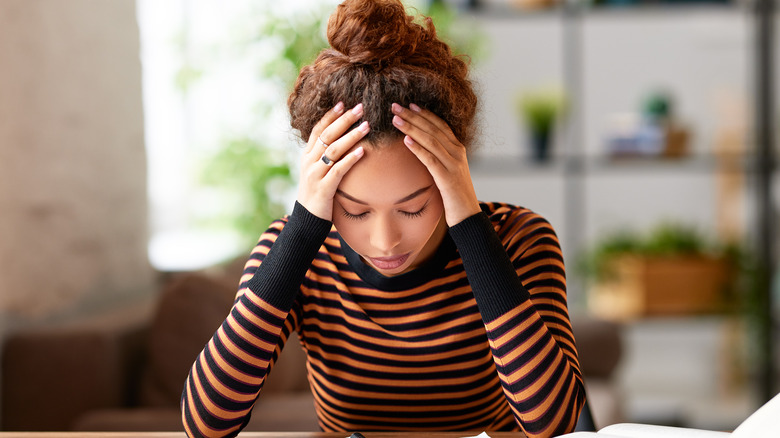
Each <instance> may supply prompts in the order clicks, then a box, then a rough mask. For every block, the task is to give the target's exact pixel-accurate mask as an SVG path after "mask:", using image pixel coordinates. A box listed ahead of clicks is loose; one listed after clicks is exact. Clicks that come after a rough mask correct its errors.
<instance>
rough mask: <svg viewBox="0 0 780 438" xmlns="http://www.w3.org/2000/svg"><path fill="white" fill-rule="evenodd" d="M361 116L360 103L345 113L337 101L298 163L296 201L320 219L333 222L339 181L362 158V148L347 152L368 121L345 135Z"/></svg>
mask: <svg viewBox="0 0 780 438" xmlns="http://www.w3.org/2000/svg"><path fill="white" fill-rule="evenodd" d="M362 115H363V106H362V105H361V104H358V105H357V106H355V107H354V108H352V109H351V110H349V111H346V112H345V111H344V104H343V103H341V102H339V103H338V104H336V106H335V107H334V108H333V109H332V110H330V111H328V112H327V113H325V115H324V116H323V117H322V119H320V121H319V122H318V123H317V124H316V125H315V126H314V129H313V130H312V132H311V135H310V136H309V141H308V143H307V147H306V150H305V152H304V154H303V158H302V163H301V180H300V182H299V184H298V202H299V203H300V204H301V205H303V206H304V207H306V209H307V210H309V212H311V213H312V214H314V215H315V216H317V217H319V218H321V219H325V220H332V219H333V196H334V195H335V194H336V189H337V188H338V186H339V183H340V182H341V178H343V177H344V175H345V174H346V173H347V171H348V170H349V169H350V168H351V167H352V166H353V165H354V164H355V163H356V162H357V161H358V160H359V159H360V157H362V156H363V148H362V147H359V148H357V149H355V150H354V151H352V152H350V153H347V151H349V150H350V149H351V148H352V147H354V146H355V145H357V143H358V142H359V141H360V140H361V139H362V138H363V137H364V136H365V135H366V134H367V133H368V131H369V130H370V127H369V126H368V122H363V123H361V124H360V125H359V126H358V127H357V128H354V129H352V130H351V131H349V132H347V130H348V129H349V127H350V126H352V125H353V124H354V123H355V122H357V121H358V120H360V117H361V116H362Z"/></svg>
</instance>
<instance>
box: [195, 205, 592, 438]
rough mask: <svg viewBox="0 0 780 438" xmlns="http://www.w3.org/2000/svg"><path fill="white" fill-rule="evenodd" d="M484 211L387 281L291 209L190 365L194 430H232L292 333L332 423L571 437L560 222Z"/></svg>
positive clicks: (263, 242) (571, 363) (326, 423)
mask: <svg viewBox="0 0 780 438" xmlns="http://www.w3.org/2000/svg"><path fill="white" fill-rule="evenodd" d="M482 209H483V213H480V214H477V215H474V216H472V217H470V218H468V219H466V220H464V221H463V222H461V223H459V224H457V225H455V226H454V227H451V228H450V230H449V235H448V236H447V237H445V240H444V242H443V243H442V245H441V246H440V247H439V248H438V250H437V252H436V253H435V255H434V256H433V257H432V258H431V259H430V260H429V261H427V262H426V263H425V264H424V265H422V266H420V267H418V268H417V269H415V270H413V271H410V272H408V273H405V274H401V275H398V276H395V277H384V276H382V275H381V274H379V273H378V272H376V271H374V270H373V269H371V268H370V267H368V266H367V265H366V264H364V263H363V262H362V261H361V259H360V256H359V255H358V254H356V253H355V252H354V251H352V249H351V248H349V247H348V246H347V245H346V244H345V243H344V242H343V241H342V240H341V239H340V237H339V234H338V232H337V231H336V230H335V228H333V227H332V224H331V223H330V222H328V221H324V220H322V219H319V218H317V217H316V216H314V215H312V214H311V213H309V212H308V211H307V210H306V209H305V208H303V207H302V206H301V205H300V204H296V206H295V208H294V210H293V212H292V214H291V215H290V216H289V217H285V218H283V219H281V220H278V221H276V222H274V223H273V224H272V225H271V227H270V228H269V229H268V230H267V231H266V232H265V233H264V234H263V235H262V237H261V238H260V241H259V243H258V245H257V246H256V247H255V249H254V251H253V252H252V255H251V257H250V259H249V261H248V263H247V264H246V268H245V271H244V274H243V276H242V278H241V284H240V286H239V291H238V294H237V296H236V301H235V305H234V307H233V309H232V310H231V312H230V314H229V315H228V317H227V318H226V320H225V321H224V322H223V324H222V325H221V327H219V328H218V330H217V331H216V333H215V334H214V336H213V338H212V339H211V340H210V341H209V343H208V344H207V345H206V346H205V348H204V350H203V351H202V352H201V354H200V355H199V356H198V358H197V359H196V360H195V363H194V364H193V366H192V369H191V371H190V374H189V377H188V378H187V381H186V382H185V387H184V391H183V393H182V421H183V423H184V427H185V430H186V432H187V433H188V435H190V436H233V435H236V434H237V433H238V432H239V431H240V430H241V428H243V427H244V425H245V424H246V423H247V422H248V420H249V415H250V414H251V413H252V407H253V404H254V402H255V400H256V399H257V398H258V396H262V394H261V392H262V391H261V390H262V387H263V382H264V381H265V378H266V376H267V375H268V374H269V373H270V372H272V369H273V365H274V361H275V359H276V358H277V357H278V355H279V352H280V351H281V350H282V348H283V347H284V344H285V342H287V340H288V339H289V337H290V335H291V334H292V333H293V332H297V333H298V338H299V340H300V342H301V344H302V346H303V348H304V351H305V352H306V354H307V358H308V360H307V369H308V373H309V383H310V387H311V390H312V393H313V395H314V399H315V409H316V412H317V415H318V418H319V422H320V426H321V428H322V429H323V430H325V431H354V430H360V431H367V430H398V431H403V430H460V431H467V430H521V431H523V432H525V434H526V435H528V436H529V437H551V436H556V435H558V434H562V433H565V432H569V431H571V430H572V429H573V428H574V425H575V423H576V420H577V416H578V414H579V411H580V409H581V407H582V404H583V403H584V398H585V395H584V387H583V383H582V377H581V374H580V371H579V366H578V362H577V352H576V347H575V344H574V338H573V335H572V330H571V324H570V322H569V316H568V310H567V303H566V290H565V284H566V283H565V275H564V267H563V260H562V255H561V251H560V247H559V244H558V240H557V237H556V235H555V232H554V231H553V229H552V227H551V226H550V224H549V223H548V222H547V221H545V220H544V219H543V218H542V217H540V216H539V215H537V214H535V213H533V212H531V211H529V210H527V209H524V208H520V207H514V206H510V205H506V204H497V203H483V204H482ZM254 415H263V412H262V410H258V411H256V412H255V413H254Z"/></svg>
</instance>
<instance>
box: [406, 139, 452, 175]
mask: <svg viewBox="0 0 780 438" xmlns="http://www.w3.org/2000/svg"><path fill="white" fill-rule="evenodd" d="M404 145H406V147H407V148H408V149H409V150H410V151H412V153H413V154H414V155H415V156H416V157H417V159H418V160H420V162H421V163H422V164H423V165H424V166H425V167H426V168H427V169H428V171H429V172H430V173H431V175H432V176H434V177H435V176H436V173H437V172H439V171H442V170H443V171H446V167H445V166H444V165H443V164H442V162H441V160H440V159H439V158H438V157H437V156H436V155H435V154H434V153H432V152H431V151H430V150H428V149H427V148H425V147H424V146H422V145H421V144H420V143H418V142H416V141H414V139H413V138H412V137H410V136H408V135H405V136H404Z"/></svg>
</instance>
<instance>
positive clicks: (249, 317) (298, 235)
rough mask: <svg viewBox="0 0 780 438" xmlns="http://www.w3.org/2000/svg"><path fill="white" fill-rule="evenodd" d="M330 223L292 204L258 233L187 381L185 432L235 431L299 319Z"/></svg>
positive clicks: (227, 433)
mask: <svg viewBox="0 0 780 438" xmlns="http://www.w3.org/2000/svg"><path fill="white" fill-rule="evenodd" d="M330 228H331V223H330V222H329V221H325V220H322V219H320V218H318V217H316V216H314V215H313V214H311V213H309V212H308V211H307V210H306V209H305V208H304V207H303V206H301V205H300V204H297V203H296V205H295V208H294V209H293V212H292V214H291V215H290V217H289V219H287V220H286V221H284V220H280V221H277V222H275V223H274V224H272V226H271V228H269V229H268V231H266V232H265V233H264V234H263V235H262V236H261V238H260V241H259V243H258V244H257V246H256V247H255V249H254V251H253V252H252V256H251V257H250V259H249V261H248V262H247V264H246V268H245V271H244V274H243V275H242V278H241V283H240V286H239V291H238V293H237V294H236V300H235V302H234V305H233V308H232V309H231V311H230V314H229V315H228V316H227V318H226V319H225V321H224V322H223V323H222V325H221V326H220V327H219V328H218V329H217V331H216V333H214V336H213V337H212V338H211V340H210V341H209V342H208V343H207V344H206V346H205V347H204V349H203V351H202V352H201V353H200V354H199V355H198V357H197V359H196V360H195V363H194V364H193V365H192V368H191V369H190V373H189V375H188V377H187V379H186V381H185V384H184V390H183V391H182V398H181V411H182V422H183V425H184V430H185V432H186V433H187V435H188V436H190V437H201V436H209V437H216V436H219V437H222V436H235V435H237V434H238V433H239V432H240V431H241V429H242V428H243V427H244V426H246V424H247V422H248V421H249V417H250V414H251V411H252V407H253V406H254V403H255V401H256V400H257V397H258V396H259V394H260V390H261V389H262V387H263V383H264V382H265V378H266V376H267V375H268V374H269V372H270V371H271V368H272V367H273V364H274V362H275V360H276V358H277V357H278V354H279V352H281V349H282V348H283V346H284V343H285V342H286V340H287V338H288V336H289V335H290V334H291V333H292V332H293V331H294V330H295V328H296V325H297V324H298V321H299V317H298V315H297V314H296V313H295V312H292V311H291V310H292V308H293V306H294V304H295V300H296V297H297V296H298V292H299V290H300V285H301V282H302V281H303V278H304V276H305V275H306V271H307V270H308V269H309V266H310V265H311V262H312V260H313V259H314V257H315V256H316V254H317V252H318V251H319V248H320V246H321V245H322V242H323V241H324V240H325V237H326V236H327V234H328V232H329V230H330Z"/></svg>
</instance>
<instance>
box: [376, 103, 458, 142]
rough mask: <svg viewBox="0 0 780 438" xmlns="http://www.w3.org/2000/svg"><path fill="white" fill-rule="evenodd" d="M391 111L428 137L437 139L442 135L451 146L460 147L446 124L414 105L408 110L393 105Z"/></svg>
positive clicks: (395, 104)
mask: <svg viewBox="0 0 780 438" xmlns="http://www.w3.org/2000/svg"><path fill="white" fill-rule="evenodd" d="M391 110H392V112H393V114H395V115H396V116H398V117H400V118H401V119H402V120H403V121H406V122H408V123H410V124H411V125H413V126H417V127H418V128H420V129H421V130H422V131H424V132H426V133H428V134H429V135H431V136H434V137H438V136H439V135H442V134H443V135H444V138H446V139H447V140H449V142H451V143H453V145H456V146H459V145H460V141H459V140H458V138H457V137H455V134H454V133H453V132H452V129H451V128H450V126H449V125H448V124H447V122H445V121H444V120H443V119H441V118H440V117H439V116H437V115H436V114H434V113H432V112H430V111H428V110H424V109H422V108H420V107H419V106H417V105H415V104H410V105H409V108H404V107H402V106H401V105H399V104H397V103H394V104H392V106H391Z"/></svg>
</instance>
